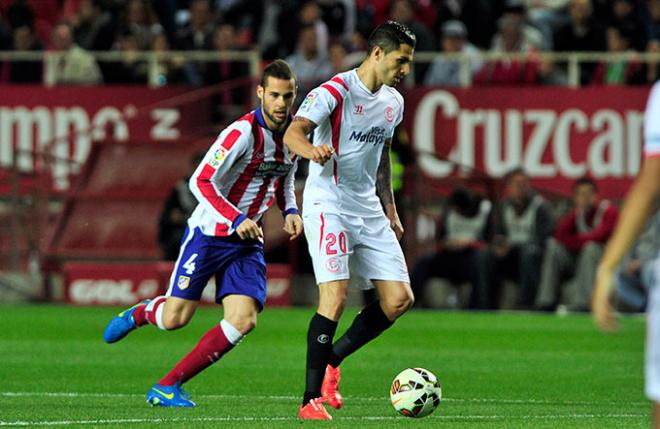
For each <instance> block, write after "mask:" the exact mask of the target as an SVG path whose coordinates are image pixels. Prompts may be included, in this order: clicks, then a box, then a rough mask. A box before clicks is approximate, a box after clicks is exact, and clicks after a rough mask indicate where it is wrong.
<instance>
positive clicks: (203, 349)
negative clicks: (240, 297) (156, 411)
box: [147, 320, 247, 407]
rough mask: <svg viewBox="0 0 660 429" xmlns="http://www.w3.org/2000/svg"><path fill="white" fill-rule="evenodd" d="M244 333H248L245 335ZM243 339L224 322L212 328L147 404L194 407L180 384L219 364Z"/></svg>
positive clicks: (155, 389) (151, 393)
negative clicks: (214, 364)
mask: <svg viewBox="0 0 660 429" xmlns="http://www.w3.org/2000/svg"><path fill="white" fill-rule="evenodd" d="M246 333H247V332H246ZM242 338H243V334H241V332H240V331H238V329H236V328H235V327H234V326H233V325H232V324H230V323H229V322H227V321H226V320H222V321H221V322H220V325H217V326H215V327H213V328H211V329H210V330H209V331H208V332H207V333H206V334H204V336H202V338H201V339H200V340H199V342H198V343H197V345H196V346H195V348H193V349H192V351H191V352H190V353H188V354H187V355H186V356H184V358H183V359H181V360H180V361H179V363H177V364H176V366H175V367H174V368H173V369H172V370H171V371H170V372H169V373H168V374H167V375H166V376H165V377H163V378H162V379H161V380H160V381H159V382H158V383H157V384H155V385H154V386H153V387H152V388H151V390H149V392H148V393H147V402H149V403H150V404H151V405H158V406H162V407H194V406H195V403H194V402H193V401H192V399H191V397H190V395H188V394H187V393H186V392H185V391H184V390H183V389H182V388H181V385H182V384H183V383H185V382H187V381H188V380H190V379H191V378H192V377H194V376H195V375H197V374H199V373H200V372H201V371H203V370H204V369H206V368H208V367H209V366H211V365H212V364H213V363H215V362H216V361H218V360H219V359H220V358H221V357H222V356H223V355H224V354H225V353H227V352H228V351H229V350H231V349H232V348H233V347H234V345H236V344H238V343H239V342H240V341H241V339H242Z"/></svg>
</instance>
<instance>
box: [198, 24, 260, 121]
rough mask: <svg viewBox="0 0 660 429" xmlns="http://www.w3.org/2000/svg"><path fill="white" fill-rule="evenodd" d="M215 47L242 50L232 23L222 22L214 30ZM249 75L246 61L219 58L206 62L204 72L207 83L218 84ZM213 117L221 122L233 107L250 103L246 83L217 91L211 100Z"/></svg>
mask: <svg viewBox="0 0 660 429" xmlns="http://www.w3.org/2000/svg"><path fill="white" fill-rule="evenodd" d="M213 34H214V37H213V47H214V49H215V51H216V52H226V51H232V50H240V47H239V46H237V44H236V30H235V28H234V26H233V25H232V24H229V23H223V24H220V25H219V26H218V27H217V28H216V29H215V31H214V33H213ZM248 75H249V67H248V64H247V63H246V62H245V61H233V60H218V61H214V62H210V63H206V67H205V73H204V84H205V85H216V84H218V83H221V82H227V81H230V80H233V79H239V78H244V77H246V76H248ZM211 104H212V109H213V113H212V119H213V120H214V121H215V122H220V121H223V120H226V119H229V118H230V117H231V116H232V115H233V112H232V111H231V109H232V106H233V107H241V108H242V107H243V106H245V105H246V104H249V95H248V93H247V91H246V84H245V83H244V84H242V85H237V86H236V87H235V88H233V89H224V90H222V91H220V92H219V93H216V94H215V95H214V96H213V98H212V101H211Z"/></svg>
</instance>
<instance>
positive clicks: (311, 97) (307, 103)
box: [300, 92, 316, 112]
mask: <svg viewBox="0 0 660 429" xmlns="http://www.w3.org/2000/svg"><path fill="white" fill-rule="evenodd" d="M314 103H316V94H314V93H313V92H310V93H309V94H307V97H305V99H304V100H303V102H302V104H301V105H300V110H302V111H303V112H306V111H308V110H309V109H311V108H312V106H313V105H314Z"/></svg>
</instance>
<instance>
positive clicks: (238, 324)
mask: <svg viewBox="0 0 660 429" xmlns="http://www.w3.org/2000/svg"><path fill="white" fill-rule="evenodd" d="M229 323H231V324H232V326H233V327H234V328H236V330H237V331H238V332H240V333H241V335H247V334H249V333H250V332H251V331H252V330H254V328H256V327H257V316H256V315H254V316H251V315H246V316H243V317H238V318H236V319H234V320H231V321H229Z"/></svg>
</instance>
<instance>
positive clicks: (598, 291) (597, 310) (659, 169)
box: [591, 157, 660, 330]
mask: <svg viewBox="0 0 660 429" xmlns="http://www.w3.org/2000/svg"><path fill="white" fill-rule="evenodd" d="M659 195H660V157H654V158H647V159H646V161H645V162H644V165H643V166H642V171H641V172H640V174H639V176H638V177H637V180H635V182H634V183H633V186H632V188H630V192H629V193H628V196H627V197H626V202H625V204H624V206H623V209H622V210H621V215H620V216H619V219H620V220H619V223H618V224H617V226H616V229H615V230H614V233H613V235H612V238H611V239H610V241H609V242H608V243H607V247H606V248H605V253H604V254H603V257H602V259H601V261H600V265H599V266H598V272H597V274H596V284H595V287H594V292H593V297H592V303H591V306H592V311H593V317H594V319H595V321H596V323H597V324H598V326H599V327H600V328H601V329H603V330H613V329H616V327H617V325H616V320H615V319H614V312H613V309H612V306H611V305H610V294H611V293H612V288H613V279H614V271H615V270H616V267H617V266H618V264H619V263H620V262H621V259H623V256H624V255H625V254H626V252H627V251H628V250H629V249H630V247H631V246H632V245H633V243H634V242H635V239H636V238H637V236H639V233H640V231H641V230H642V228H643V227H644V224H645V223H646V220H647V219H648V218H649V216H650V215H651V211H652V208H653V206H654V202H655V200H656V198H657V197H658V196H659Z"/></svg>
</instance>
